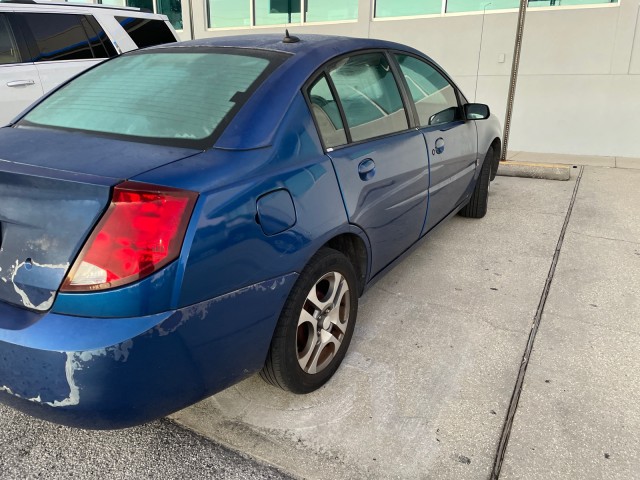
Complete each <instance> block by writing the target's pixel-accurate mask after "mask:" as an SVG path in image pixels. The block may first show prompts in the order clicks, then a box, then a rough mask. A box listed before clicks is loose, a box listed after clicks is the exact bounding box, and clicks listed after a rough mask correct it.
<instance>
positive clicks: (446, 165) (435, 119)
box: [395, 53, 478, 234]
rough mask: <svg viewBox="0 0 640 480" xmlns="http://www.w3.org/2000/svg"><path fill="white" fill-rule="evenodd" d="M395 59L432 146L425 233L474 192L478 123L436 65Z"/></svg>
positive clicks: (401, 57)
mask: <svg viewBox="0 0 640 480" xmlns="http://www.w3.org/2000/svg"><path fill="white" fill-rule="evenodd" d="M395 58H396V60H397V62H398V64H399V66H400V71H401V72H402V75H403V76H404V79H405V81H406V84H407V89H408V91H409V92H410V94H411V97H412V99H413V101H414V103H415V106H416V111H417V115H418V121H419V125H420V131H421V132H422V133H423V134H424V137H425V139H426V142H427V146H428V150H429V152H428V153H429V158H430V165H431V185H430V187H429V211H428V213H427V221H426V223H425V228H424V230H423V232H422V233H423V234H424V233H426V232H428V231H429V230H431V229H432V228H433V227H434V226H435V225H437V224H438V223H439V222H440V221H441V220H442V219H443V218H445V217H446V216H447V215H448V214H449V213H451V212H452V211H453V210H454V208H456V207H457V206H458V205H459V204H460V203H461V202H462V201H464V200H465V198H466V196H467V195H468V194H469V193H470V189H471V186H472V185H473V179H474V177H475V171H476V160H477V142H478V139H477V132H476V125H475V122H466V121H464V120H463V115H462V108H461V107H460V104H459V101H458V95H457V93H456V89H455V87H454V86H453V85H452V84H451V83H450V82H449V80H447V78H446V77H445V76H444V75H443V74H442V73H441V72H439V71H438V69H437V68H436V67H435V66H434V65H431V64H430V63H429V62H427V61H425V60H424V59H420V58H417V57H414V56H412V55H406V54H400V53H397V54H395Z"/></svg>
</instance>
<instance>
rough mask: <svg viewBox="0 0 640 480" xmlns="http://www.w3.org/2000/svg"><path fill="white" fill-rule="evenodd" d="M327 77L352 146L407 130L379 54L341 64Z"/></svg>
mask: <svg viewBox="0 0 640 480" xmlns="http://www.w3.org/2000/svg"><path fill="white" fill-rule="evenodd" d="M329 75H330V76H331V80H332V81H333V83H334V85H335V88H336V91H337V92H338V97H339V98H340V102H341V103H342V108H343V110H344V114H345V117H346V120H347V124H348V126H349V132H350V133H351V138H352V140H353V141H354V142H357V141H360V140H365V139H368V138H373V137H379V136H382V135H386V134H389V133H394V132H399V131H402V130H406V129H407V128H409V123H408V121H407V114H406V111H405V109H404V105H403V103H402V97H401V96H400V91H399V90H398V84H397V83H396V80H395V78H394V76H393V73H392V71H391V68H390V66H389V62H388V61H387V58H386V57H385V56H384V55H383V54H382V53H367V54H363V55H356V56H353V57H349V58H346V59H344V60H341V61H340V62H338V63H337V64H336V65H334V66H333V68H331V70H330V73H329Z"/></svg>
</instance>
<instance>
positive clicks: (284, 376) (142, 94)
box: [0, 34, 501, 428]
mask: <svg viewBox="0 0 640 480" xmlns="http://www.w3.org/2000/svg"><path fill="white" fill-rule="evenodd" d="M500 149H501V144H500V129H499V125H498V122H497V120H496V119H495V117H494V116H492V115H491V114H490V112H489V108H488V107H487V106H486V105H482V104H477V103H470V102H468V101H467V99H466V98H465V96H464V95H463V94H462V92H461V91H460V89H459V88H458V87H457V86H456V85H455V83H454V82H453V81H452V80H451V78H450V77H449V76H448V75H447V74H446V73H445V72H444V71H443V70H442V69H441V68H440V67H439V66H438V65H437V64H436V63H435V62H433V61H432V60H431V59H429V58H428V57H426V56H425V55H423V54H422V53H420V52H418V51H416V50H414V49H412V48H409V47H406V46H403V45H399V44H395V43H390V42H385V41H379V40H370V39H351V38H342V37H327V36H313V35H308V36H307V35H305V36H302V37H301V38H296V37H292V36H289V35H288V34H287V35H286V37H284V38H282V37H281V36H240V37H231V38H218V39H207V40H198V41H192V42H185V43H181V44H172V45H169V46H162V47H154V48H150V49H146V50H141V51H136V52H132V53H128V54H125V55H122V56H120V57H118V58H115V59H113V60H110V61H108V62H105V63H103V64H101V65H99V66H97V67H95V68H93V69H91V70H89V71H87V72H85V73H84V74H81V75H80V76H78V77H76V78H75V79H73V80H71V81H70V82H68V83H66V84H65V85H63V86H61V87H60V88H58V89H56V90H55V91H54V92H52V93H51V94H49V95H48V96H46V97H45V98H43V99H41V100H40V101H39V102H38V104H37V105H35V106H32V107H31V108H30V109H29V110H28V111H26V112H24V113H23V114H21V116H19V117H18V118H16V119H15V120H14V121H13V122H12V123H11V124H10V125H8V126H6V127H4V128H0V229H1V236H0V238H1V242H2V244H1V246H0V280H1V281H0V401H2V402H3V403H6V404H9V405H12V406H14V407H15V408H18V409H20V410H23V411H25V412H28V413H30V414H32V415H34V416H37V417H41V418H44V419H47V420H50V421H53V422H58V423H62V424H66V425H71V426H78V427H85V428H119V427H125V426H130V425H135V424H139V423H143V422H146V421H149V420H151V419H154V418H158V417H160V416H163V415H166V414H168V413H171V412H174V411H176V410H178V409H181V408H183V407H186V406H188V405H190V404H193V403H194V402H197V401H198V400H200V399H202V398H205V397H207V396H209V395H212V394H214V393H216V392H218V391H220V390H222V389H224V388H226V387H228V386H230V385H233V384H234V383H237V382H238V381H240V380H242V379H244V378H246V377H247V376H249V375H252V374H254V373H256V372H260V375H261V376H262V377H263V378H264V380H266V381H267V382H269V383H271V384H273V385H274V386H277V387H281V388H283V389H286V390H289V391H291V392H294V393H306V392H311V391H313V390H315V389H317V388H319V387H320V386H322V385H323V384H324V383H325V382H327V381H328V380H329V379H330V377H331V376H332V375H333V374H334V372H335V371H336V370H337V368H338V367H339V365H340V362H341V361H342V359H343V358H344V356H345V353H346V352H347V349H348V347H349V342H350V341H351V337H352V335H353V330H354V326H355V322H356V315H357V312H358V299H359V297H360V296H361V295H362V294H363V293H364V292H365V291H366V289H367V288H368V287H369V286H370V285H372V284H373V282H375V281H376V280H377V279H379V278H380V277H381V276H382V275H383V274H384V273H385V271H387V270H388V269H389V268H391V267H392V266H393V265H394V264H395V262H397V261H399V260H400V259H401V258H403V256H404V255H406V254H407V253H408V252H409V251H410V250H411V248H412V247H413V246H415V245H416V244H417V243H418V242H419V241H420V240H421V239H423V238H424V237H425V236H426V235H427V234H428V233H429V232H430V231H432V230H433V229H434V228H435V227H436V226H438V225H439V224H440V223H441V222H443V221H444V220H445V219H447V218H448V217H451V216H452V215H455V214H457V213H459V214H462V215H464V216H467V217H474V218H480V217H483V216H484V215H485V213H486V211H487V201H488V190H489V184H490V181H491V180H492V179H493V177H494V176H495V172H496V168H497V165H498V163H497V162H498V158H499V153H500ZM432 275H434V276H437V272H433V273H432Z"/></svg>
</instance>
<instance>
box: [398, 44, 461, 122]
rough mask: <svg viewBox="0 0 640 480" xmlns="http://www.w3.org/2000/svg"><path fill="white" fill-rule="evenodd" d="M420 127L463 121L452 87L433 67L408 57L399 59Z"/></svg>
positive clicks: (401, 56)
mask: <svg viewBox="0 0 640 480" xmlns="http://www.w3.org/2000/svg"><path fill="white" fill-rule="evenodd" d="M396 59H397V60H398V63H399V64H400V71H401V72H402V74H403V75H404V78H405V80H406V81H407V85H408V86H409V91H410V92H411V97H412V98H413V101H414V103H415V105H416V109H417V111H418V117H419V119H420V125H421V126H423V127H424V126H427V125H440V124H443V123H449V122H453V121H455V120H459V119H460V108H459V107H458V99H457V97H456V92H455V89H454V88H453V86H452V85H451V84H450V83H449V82H448V81H447V79H446V78H444V77H443V76H442V75H441V74H440V73H439V72H438V71H437V70H436V69H435V68H434V67H432V66H431V65H429V64H428V63H426V62H424V61H422V60H419V59H417V58H415V57H412V56H409V55H396Z"/></svg>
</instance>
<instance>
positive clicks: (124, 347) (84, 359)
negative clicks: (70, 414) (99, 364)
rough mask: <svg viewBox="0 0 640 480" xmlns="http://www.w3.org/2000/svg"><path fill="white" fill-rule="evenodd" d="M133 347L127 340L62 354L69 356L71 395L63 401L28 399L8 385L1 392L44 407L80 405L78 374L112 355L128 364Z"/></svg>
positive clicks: (36, 397) (65, 368)
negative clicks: (104, 346) (98, 347)
mask: <svg viewBox="0 0 640 480" xmlns="http://www.w3.org/2000/svg"><path fill="white" fill-rule="evenodd" d="M132 346H133V340H127V341H126V342H122V343H120V344H118V345H114V346H111V347H107V348H101V349H97V350H90V351H85V352H60V353H64V354H65V355H66V356H67V359H66V362H65V366H64V373H65V377H66V381H67V384H68V385H69V395H68V396H67V397H66V398H63V399H62V400H54V401H52V402H43V401H42V399H41V397H40V394H38V395H37V396H35V397H31V398H26V397H24V396H23V395H20V394H18V393H16V392H14V391H13V390H12V389H11V387H8V386H6V385H0V392H6V393H8V394H10V395H13V396H14V397H17V398H22V399H24V400H28V401H30V402H34V403H40V404H42V405H49V406H50V407H68V406H73V405H78V404H79V403H80V387H79V386H78V384H77V383H76V374H77V372H79V371H81V370H84V369H85V367H86V366H87V363H89V362H90V361H92V360H93V359H94V358H97V357H104V356H107V355H112V356H113V359H114V360H115V361H116V362H126V361H127V360H128V359H129V353H130V351H131V347H132Z"/></svg>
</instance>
